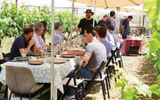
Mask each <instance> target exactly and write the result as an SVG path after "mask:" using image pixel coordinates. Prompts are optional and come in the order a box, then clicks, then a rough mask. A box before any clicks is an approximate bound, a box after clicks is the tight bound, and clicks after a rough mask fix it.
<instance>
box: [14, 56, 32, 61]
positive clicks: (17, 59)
mask: <svg viewBox="0 0 160 100" xmlns="http://www.w3.org/2000/svg"><path fill="white" fill-rule="evenodd" d="M14 60H15V61H28V60H29V58H28V57H15V58H14Z"/></svg>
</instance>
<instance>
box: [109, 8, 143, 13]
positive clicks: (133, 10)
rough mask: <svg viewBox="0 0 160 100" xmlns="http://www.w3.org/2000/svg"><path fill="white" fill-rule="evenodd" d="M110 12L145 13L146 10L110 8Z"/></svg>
mask: <svg viewBox="0 0 160 100" xmlns="http://www.w3.org/2000/svg"><path fill="white" fill-rule="evenodd" d="M108 10H116V11H122V12H145V11H144V10H138V9H134V8H108Z"/></svg>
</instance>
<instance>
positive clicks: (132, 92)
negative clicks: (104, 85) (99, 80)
mask: <svg viewBox="0 0 160 100" xmlns="http://www.w3.org/2000/svg"><path fill="white" fill-rule="evenodd" d="M120 73H121V79H120V80H119V81H117V82H116V86H115V87H116V88H120V89H121V90H120V93H121V95H122V96H121V98H122V99H124V100H139V99H140V97H141V96H143V97H147V98H149V99H151V97H152V90H151V89H150V87H149V86H148V85H146V84H143V83H142V82H140V81H139V80H138V79H137V78H136V77H134V76H131V75H129V74H128V73H127V72H126V71H125V70H123V69H120ZM129 82H132V83H134V84H135V85H134V87H132V88H127V86H128V83H129Z"/></svg>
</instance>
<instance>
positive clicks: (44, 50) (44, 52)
mask: <svg viewBox="0 0 160 100" xmlns="http://www.w3.org/2000/svg"><path fill="white" fill-rule="evenodd" d="M42 51H43V54H44V57H45V56H46V53H47V46H42Z"/></svg>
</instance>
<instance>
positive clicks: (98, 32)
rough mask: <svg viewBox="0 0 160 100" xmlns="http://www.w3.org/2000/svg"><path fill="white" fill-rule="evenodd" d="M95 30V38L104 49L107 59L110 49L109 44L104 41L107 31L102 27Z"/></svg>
mask: <svg viewBox="0 0 160 100" xmlns="http://www.w3.org/2000/svg"><path fill="white" fill-rule="evenodd" d="M95 30H96V37H97V38H98V39H99V41H101V42H102V43H103V44H104V46H105V47H106V52H107V57H108V56H109V55H111V50H112V48H111V44H110V43H109V42H108V41H107V40H106V39H105V37H106V33H107V29H106V27H104V26H96V27H95Z"/></svg>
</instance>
